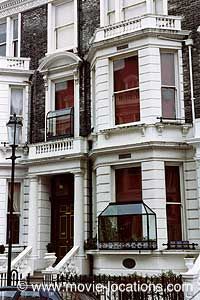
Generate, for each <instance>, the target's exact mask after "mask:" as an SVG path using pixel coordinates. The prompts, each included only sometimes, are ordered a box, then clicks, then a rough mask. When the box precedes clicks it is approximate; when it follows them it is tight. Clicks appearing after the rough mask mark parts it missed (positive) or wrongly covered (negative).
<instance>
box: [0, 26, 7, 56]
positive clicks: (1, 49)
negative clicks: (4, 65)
mask: <svg viewBox="0 0 200 300" xmlns="http://www.w3.org/2000/svg"><path fill="white" fill-rule="evenodd" d="M0 56H6V22H5V23H1V24H0Z"/></svg>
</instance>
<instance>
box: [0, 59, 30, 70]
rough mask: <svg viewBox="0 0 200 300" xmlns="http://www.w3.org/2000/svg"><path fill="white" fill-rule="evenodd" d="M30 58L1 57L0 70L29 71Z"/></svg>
mask: <svg viewBox="0 0 200 300" xmlns="http://www.w3.org/2000/svg"><path fill="white" fill-rule="evenodd" d="M29 67H30V58H22V57H6V56H0V69H11V70H21V71H29Z"/></svg>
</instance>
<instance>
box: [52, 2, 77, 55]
mask: <svg viewBox="0 0 200 300" xmlns="http://www.w3.org/2000/svg"><path fill="white" fill-rule="evenodd" d="M71 1H72V0H60V1H59V0H53V1H51V2H49V3H48V33H47V35H48V45H47V48H48V49H47V54H52V53H58V52H62V51H69V50H74V49H76V48H77V47H78V23H77V22H78V13H77V11H78V8H77V1H78V0H73V2H74V22H73V25H74V40H73V45H69V46H67V47H63V48H58V49H57V45H56V6H59V5H62V4H63V3H65V2H71ZM70 24H72V23H70ZM61 27H62V26H61Z"/></svg>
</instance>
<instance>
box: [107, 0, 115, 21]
mask: <svg viewBox="0 0 200 300" xmlns="http://www.w3.org/2000/svg"><path fill="white" fill-rule="evenodd" d="M107 1H108V13H107V16H108V24H113V23H115V0H107Z"/></svg>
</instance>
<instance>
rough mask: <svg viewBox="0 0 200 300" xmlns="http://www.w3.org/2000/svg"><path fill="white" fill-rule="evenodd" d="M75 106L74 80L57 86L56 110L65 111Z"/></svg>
mask: <svg viewBox="0 0 200 300" xmlns="http://www.w3.org/2000/svg"><path fill="white" fill-rule="evenodd" d="M73 106H74V80H68V81H63V82H59V83H56V84H55V109H56V110H60V109H65V108H69V107H73Z"/></svg>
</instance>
